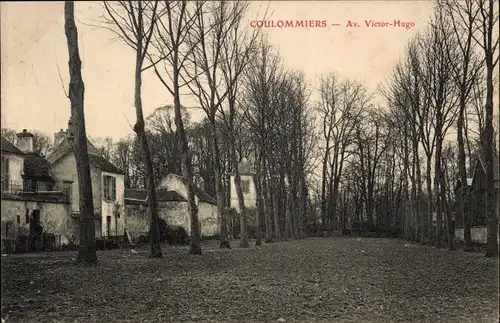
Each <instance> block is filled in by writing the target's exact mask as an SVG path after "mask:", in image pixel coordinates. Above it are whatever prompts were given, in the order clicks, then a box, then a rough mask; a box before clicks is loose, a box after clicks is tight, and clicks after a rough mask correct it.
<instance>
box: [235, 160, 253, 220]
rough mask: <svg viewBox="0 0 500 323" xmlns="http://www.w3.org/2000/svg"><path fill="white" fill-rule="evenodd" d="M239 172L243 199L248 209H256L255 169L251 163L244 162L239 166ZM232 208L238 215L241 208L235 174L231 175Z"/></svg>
mask: <svg viewBox="0 0 500 323" xmlns="http://www.w3.org/2000/svg"><path fill="white" fill-rule="evenodd" d="M238 170H239V173H240V177H241V190H242V191H243V199H244V201H245V207H246V208H250V209H251V208H255V207H256V200H257V192H256V190H255V183H254V176H255V170H254V169H253V167H252V165H251V163H250V162H248V161H247V160H244V161H242V162H241V163H240V164H239V165H238ZM229 194H230V201H231V204H230V207H231V208H233V209H235V210H236V211H237V212H238V213H239V212H240V206H239V203H238V195H237V193H236V183H235V181H234V174H231V178H230V188H229Z"/></svg>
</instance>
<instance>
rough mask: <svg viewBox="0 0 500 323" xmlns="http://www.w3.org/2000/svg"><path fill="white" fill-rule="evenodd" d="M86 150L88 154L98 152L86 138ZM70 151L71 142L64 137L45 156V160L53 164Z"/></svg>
mask: <svg viewBox="0 0 500 323" xmlns="http://www.w3.org/2000/svg"><path fill="white" fill-rule="evenodd" d="M87 150H88V152H89V154H94V155H97V154H99V151H98V150H97V148H95V146H94V145H93V144H92V142H91V141H90V140H89V139H87ZM70 152H72V144H71V142H70V141H69V139H68V138H67V137H66V138H64V139H63V140H62V141H61V142H60V143H59V144H58V145H57V146H56V147H54V149H53V150H52V153H51V154H50V155H48V156H47V160H48V161H49V162H50V163H51V164H54V163H55V162H57V161H58V160H59V159H61V158H62V157H64V156H66V154H68V153H70Z"/></svg>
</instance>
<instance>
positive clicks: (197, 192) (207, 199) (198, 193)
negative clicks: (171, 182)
mask: <svg viewBox="0 0 500 323" xmlns="http://www.w3.org/2000/svg"><path fill="white" fill-rule="evenodd" d="M170 175H172V176H175V177H176V178H178V179H179V180H180V181H182V183H183V184H184V185H187V183H186V179H185V178H184V177H183V176H181V175H177V174H172V173H171V174H170ZM194 194H195V195H196V196H197V197H198V199H199V200H200V201H201V202H205V203H209V204H213V205H217V201H216V200H215V198H213V197H212V196H210V195H209V194H208V193H207V192H205V191H204V190H202V189H200V188H199V187H197V186H196V185H195V186H194Z"/></svg>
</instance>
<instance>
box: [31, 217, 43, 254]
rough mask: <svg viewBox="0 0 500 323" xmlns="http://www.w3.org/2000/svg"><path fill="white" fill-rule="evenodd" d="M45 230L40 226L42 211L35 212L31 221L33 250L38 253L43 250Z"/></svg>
mask: <svg viewBox="0 0 500 323" xmlns="http://www.w3.org/2000/svg"><path fill="white" fill-rule="evenodd" d="M42 234H43V228H42V225H41V224H40V210H33V212H32V213H31V221H30V237H31V250H32V251H37V250H40V249H41V248H42V243H43V242H42Z"/></svg>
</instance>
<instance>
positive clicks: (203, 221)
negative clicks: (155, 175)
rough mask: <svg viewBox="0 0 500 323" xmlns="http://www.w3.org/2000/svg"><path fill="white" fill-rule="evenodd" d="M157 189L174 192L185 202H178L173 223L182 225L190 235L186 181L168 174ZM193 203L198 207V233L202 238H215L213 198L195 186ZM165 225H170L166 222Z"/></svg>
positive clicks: (215, 206)
mask: <svg viewBox="0 0 500 323" xmlns="http://www.w3.org/2000/svg"><path fill="white" fill-rule="evenodd" d="M158 189H166V190H167V191H174V192H176V193H177V194H178V195H180V196H182V198H183V199H184V200H186V202H183V201H179V202H178V205H177V207H176V212H177V213H178V214H177V215H176V216H175V218H176V220H175V221H174V222H173V223H183V224H182V226H183V227H184V228H185V229H186V231H187V232H188V234H191V225H190V223H191V221H190V218H189V213H188V209H187V185H186V179H185V178H184V177H182V176H180V175H176V174H168V175H167V176H166V177H165V178H164V179H163V180H162V181H161V182H160V184H159V185H158ZM194 193H195V202H196V205H197V206H198V220H199V222H200V233H201V235H202V236H207V237H211V236H215V235H218V234H219V228H218V219H217V202H216V200H215V198H213V197H212V196H210V195H208V194H207V193H206V192H205V191H203V190H202V189H200V188H199V187H197V186H195V188H194ZM167 224H170V223H169V222H168V221H167Z"/></svg>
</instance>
